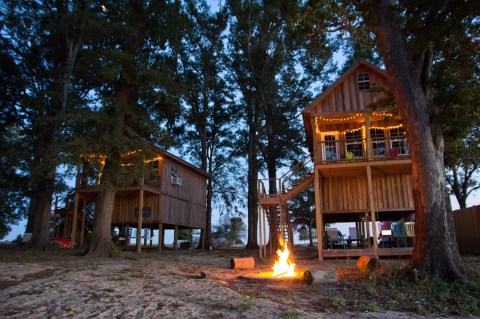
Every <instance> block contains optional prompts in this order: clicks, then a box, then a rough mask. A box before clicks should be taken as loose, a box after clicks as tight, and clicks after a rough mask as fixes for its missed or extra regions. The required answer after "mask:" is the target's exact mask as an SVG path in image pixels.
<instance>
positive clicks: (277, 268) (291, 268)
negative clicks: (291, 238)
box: [272, 237, 296, 277]
mask: <svg viewBox="0 0 480 319" xmlns="http://www.w3.org/2000/svg"><path fill="white" fill-rule="evenodd" d="M279 241H280V247H281V248H280V249H278V250H277V255H278V260H277V261H275V264H274V265H273V267H272V268H273V277H295V276H296V273H295V264H292V263H291V262H290V260H288V256H289V255H290V252H289V251H288V247H287V243H285V242H284V240H283V238H281V237H280V238H279Z"/></svg>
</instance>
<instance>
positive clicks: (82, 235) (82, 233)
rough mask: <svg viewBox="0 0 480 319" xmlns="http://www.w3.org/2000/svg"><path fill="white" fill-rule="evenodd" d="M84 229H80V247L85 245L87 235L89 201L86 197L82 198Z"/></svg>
mask: <svg viewBox="0 0 480 319" xmlns="http://www.w3.org/2000/svg"><path fill="white" fill-rule="evenodd" d="M82 204H83V205H82V207H83V208H82V212H83V215H82V230H81V231H80V247H83V240H84V237H85V218H86V215H87V201H86V200H85V199H82Z"/></svg>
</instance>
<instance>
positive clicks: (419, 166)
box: [374, 0, 464, 280]
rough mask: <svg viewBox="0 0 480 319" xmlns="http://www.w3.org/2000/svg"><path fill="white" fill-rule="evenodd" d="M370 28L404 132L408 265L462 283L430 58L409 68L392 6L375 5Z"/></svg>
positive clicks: (380, 0) (383, 0)
mask: <svg viewBox="0 0 480 319" xmlns="http://www.w3.org/2000/svg"><path fill="white" fill-rule="evenodd" d="M374 9H375V11H376V14H377V19H378V21H377V23H378V25H377V26H376V28H375V29H374V31H375V33H376V35H377V38H378V42H379V47H380V50H381V53H382V56H383V58H384V62H385V66H386V68H387V73H388V77H389V82H390V86H391V88H392V90H393V95H394V98H395V102H396V104H397V106H398V109H399V112H400V115H401V117H402V119H403V121H404V124H405V126H406V129H407V135H408V140H409V146H410V153H411V158H412V179H413V197H414V201H415V216H416V221H415V247H414V250H413V255H412V258H411V264H412V265H413V266H414V267H415V268H416V269H418V270H419V271H421V272H424V273H430V274H432V275H433V276H434V277H437V278H443V279H451V280H463V279H464V268H463V265H462V261H461V258H460V254H459V252H458V247H457V241H456V237H455V228H454V224H453V216H452V213H451V208H450V207H449V206H448V203H449V201H448V199H447V196H448V195H447V192H446V183H445V169H444V163H443V147H444V145H443V135H442V132H441V129H440V126H439V125H438V123H435V122H434V121H435V108H434V106H433V105H432V103H431V99H430V97H429V94H428V88H427V87H426V83H427V81H426V79H428V76H429V71H430V66H431V59H429V54H428V53H429V50H428V49H427V50H426V51H425V52H424V57H423V60H422V62H423V63H420V64H419V63H417V64H416V63H415V62H414V60H413V58H412V57H411V55H410V53H409V51H408V46H407V43H406V39H405V38H404V35H403V32H402V30H401V28H400V26H398V25H396V24H395V23H396V22H397V21H400V18H399V17H398V13H397V11H395V2H394V1H393V0H377V1H376V2H375V6H374Z"/></svg>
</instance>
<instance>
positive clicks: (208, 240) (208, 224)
mask: <svg viewBox="0 0 480 319" xmlns="http://www.w3.org/2000/svg"><path fill="white" fill-rule="evenodd" d="M212 184H213V182H212V180H211V179H209V180H208V182H207V212H206V221H205V230H204V231H205V244H204V247H206V248H207V249H208V248H209V247H210V246H212V201H213V185H212ZM202 237H203V236H200V238H202ZM199 246H200V247H202V245H199Z"/></svg>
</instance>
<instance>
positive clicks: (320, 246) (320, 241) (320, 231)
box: [314, 166, 323, 260]
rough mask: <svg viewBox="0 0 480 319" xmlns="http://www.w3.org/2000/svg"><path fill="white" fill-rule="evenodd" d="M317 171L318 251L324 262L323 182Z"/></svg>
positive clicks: (315, 183) (316, 169)
mask: <svg viewBox="0 0 480 319" xmlns="http://www.w3.org/2000/svg"><path fill="white" fill-rule="evenodd" d="M314 169H315V172H314V173H315V181H314V186H315V217H316V221H317V250H318V259H319V260H323V216H322V196H321V195H322V194H321V180H320V174H319V172H318V168H317V167H316V166H314Z"/></svg>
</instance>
